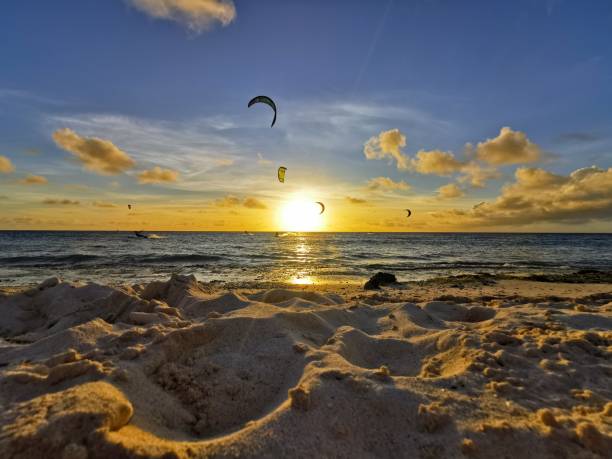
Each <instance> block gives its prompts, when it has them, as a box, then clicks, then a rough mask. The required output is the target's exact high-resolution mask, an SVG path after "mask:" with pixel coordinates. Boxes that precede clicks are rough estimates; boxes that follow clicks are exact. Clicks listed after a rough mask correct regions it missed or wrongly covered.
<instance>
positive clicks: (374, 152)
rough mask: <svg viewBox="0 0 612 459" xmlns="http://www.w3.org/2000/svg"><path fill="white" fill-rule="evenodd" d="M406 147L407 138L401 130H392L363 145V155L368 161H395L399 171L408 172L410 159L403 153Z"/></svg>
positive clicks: (371, 138) (372, 138) (383, 132)
mask: <svg viewBox="0 0 612 459" xmlns="http://www.w3.org/2000/svg"><path fill="white" fill-rule="evenodd" d="M405 146H406V136H405V135H404V134H402V133H401V132H400V130H399V129H390V130H388V131H382V132H381V133H380V134H378V136H375V137H370V139H369V140H368V141H367V142H366V143H365V144H364V145H363V154H364V155H365V157H366V158H367V159H385V158H389V159H391V160H395V161H396V163H397V168H398V169H402V170H407V169H409V167H410V166H409V161H408V157H407V156H406V155H405V154H404V153H402V151H401V149H402V148H403V147H405Z"/></svg>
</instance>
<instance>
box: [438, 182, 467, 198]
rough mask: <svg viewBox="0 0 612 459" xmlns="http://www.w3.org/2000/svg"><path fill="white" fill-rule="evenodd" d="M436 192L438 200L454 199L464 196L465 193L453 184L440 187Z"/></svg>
mask: <svg viewBox="0 0 612 459" xmlns="http://www.w3.org/2000/svg"><path fill="white" fill-rule="evenodd" d="M437 191H438V197H439V198H440V199H454V198H460V197H461V196H464V195H465V192H464V191H463V190H462V189H461V188H459V187H458V186H457V185H456V184H455V183H449V184H448V185H444V186H441V187H440V188H438V190H437Z"/></svg>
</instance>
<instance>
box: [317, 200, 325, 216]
mask: <svg viewBox="0 0 612 459" xmlns="http://www.w3.org/2000/svg"><path fill="white" fill-rule="evenodd" d="M317 204H319V205H320V206H321V212H319V215H321V214H322V213H323V212H325V204H323V203H322V202H319V201H317Z"/></svg>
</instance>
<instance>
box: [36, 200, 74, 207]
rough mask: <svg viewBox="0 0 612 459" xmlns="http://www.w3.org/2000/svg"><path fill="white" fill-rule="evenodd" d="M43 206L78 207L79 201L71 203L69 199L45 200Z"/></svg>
mask: <svg viewBox="0 0 612 459" xmlns="http://www.w3.org/2000/svg"><path fill="white" fill-rule="evenodd" d="M43 204H47V205H49V206H56V205H63V206H78V205H79V204H80V202H79V201H71V200H70V199H45V200H44V201H43Z"/></svg>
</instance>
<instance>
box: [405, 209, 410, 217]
mask: <svg viewBox="0 0 612 459" xmlns="http://www.w3.org/2000/svg"><path fill="white" fill-rule="evenodd" d="M404 210H405V211H406V212H408V214H407V215H406V218H408V217H410V216H411V215H412V211H411V210H410V209H404Z"/></svg>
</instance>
